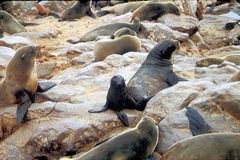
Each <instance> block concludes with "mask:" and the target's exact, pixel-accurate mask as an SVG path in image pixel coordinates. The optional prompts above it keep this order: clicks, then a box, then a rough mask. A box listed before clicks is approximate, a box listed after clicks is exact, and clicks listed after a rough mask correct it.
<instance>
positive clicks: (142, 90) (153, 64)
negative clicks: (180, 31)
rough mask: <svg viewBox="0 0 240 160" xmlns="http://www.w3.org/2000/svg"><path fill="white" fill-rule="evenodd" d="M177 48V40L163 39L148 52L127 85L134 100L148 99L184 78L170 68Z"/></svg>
mask: <svg viewBox="0 0 240 160" xmlns="http://www.w3.org/2000/svg"><path fill="white" fill-rule="evenodd" d="M177 48H178V42H177V41H173V40H164V41H162V42H161V43H159V44H157V45H156V46H155V47H154V48H153V49H152V50H151V51H150V52H149V54H148V56H147V58H146V60H145V61H144V62H143V64H142V65H141V67H140V68H139V69H138V71H137V72H136V73H135V74H134V76H133V77H132V78H131V79H130V81H129V82H128V85H127V87H128V91H129V94H130V96H131V97H133V98H134V100H135V101H136V102H141V101H142V100H143V99H148V98H149V97H152V96H154V95H156V94H157V93H158V92H159V91H161V90H163V89H165V88H168V87H171V86H173V85H175V84H177V83H178V82H179V81H183V80H185V79H183V78H181V77H179V76H177V75H176V74H175V73H174V72H173V70H172V63H171V57H172V53H173V52H174V51H175V50H176V49H177ZM138 110H144V108H138Z"/></svg>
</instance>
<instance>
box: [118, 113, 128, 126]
mask: <svg viewBox="0 0 240 160" xmlns="http://www.w3.org/2000/svg"><path fill="white" fill-rule="evenodd" d="M116 114H117V115H118V118H119V119H120V120H121V121H122V123H123V124H124V125H125V126H129V123H128V117H127V115H126V114H125V113H124V112H123V111H116Z"/></svg>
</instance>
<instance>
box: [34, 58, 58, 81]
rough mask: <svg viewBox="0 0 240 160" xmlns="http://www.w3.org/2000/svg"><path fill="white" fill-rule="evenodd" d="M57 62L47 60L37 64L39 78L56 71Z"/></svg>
mask: <svg viewBox="0 0 240 160" xmlns="http://www.w3.org/2000/svg"><path fill="white" fill-rule="evenodd" d="M56 65H57V63H56V62H46V63H40V64H38V65H37V75H38V78H44V77H45V78H47V77H49V76H50V74H51V73H52V72H53V71H54V69H55V67H56Z"/></svg>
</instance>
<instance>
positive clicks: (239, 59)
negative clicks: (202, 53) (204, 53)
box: [196, 54, 240, 67]
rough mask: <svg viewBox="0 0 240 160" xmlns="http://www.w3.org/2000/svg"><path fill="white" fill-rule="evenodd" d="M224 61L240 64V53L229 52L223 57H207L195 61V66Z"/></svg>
mask: <svg viewBox="0 0 240 160" xmlns="http://www.w3.org/2000/svg"><path fill="white" fill-rule="evenodd" d="M224 61H229V62H232V63H234V64H236V65H240V54H229V55H226V56H224V57H207V58H203V59H201V60H199V61H197V62H196V66H197V67H208V66H210V65H213V64H218V65H219V64H221V63H223V62H224Z"/></svg>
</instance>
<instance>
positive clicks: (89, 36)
mask: <svg viewBox="0 0 240 160" xmlns="http://www.w3.org/2000/svg"><path fill="white" fill-rule="evenodd" d="M121 28H129V29H131V30H133V31H135V32H138V31H139V30H140V28H141V23H140V22H139V20H134V21H133V23H121V22H118V23H112V24H107V25H103V26H100V27H97V28H95V29H93V30H91V31H89V32H87V33H86V34H84V35H83V36H82V37H81V38H80V39H79V40H76V41H75V40H71V39H70V40H67V42H69V43H72V44H75V43H78V42H87V41H93V40H95V39H96V37H98V36H112V35H113V34H114V33H115V32H116V31H118V30H119V29H121Z"/></svg>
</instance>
